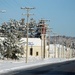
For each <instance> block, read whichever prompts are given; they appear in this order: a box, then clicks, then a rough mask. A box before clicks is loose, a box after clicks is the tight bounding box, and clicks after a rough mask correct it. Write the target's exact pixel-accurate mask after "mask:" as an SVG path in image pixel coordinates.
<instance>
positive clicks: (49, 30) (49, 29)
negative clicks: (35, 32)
mask: <svg viewBox="0 0 75 75" xmlns="http://www.w3.org/2000/svg"><path fill="white" fill-rule="evenodd" d="M47 29H48V44H49V45H48V58H49V57H50V33H51V32H52V30H51V29H52V28H47Z"/></svg>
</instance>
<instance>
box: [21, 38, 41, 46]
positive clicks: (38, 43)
mask: <svg viewBox="0 0 75 75" xmlns="http://www.w3.org/2000/svg"><path fill="white" fill-rule="evenodd" d="M26 40H27V38H21V40H20V43H21V44H23V45H26V42H27V41H26ZM28 45H29V46H41V39H40V38H28Z"/></svg>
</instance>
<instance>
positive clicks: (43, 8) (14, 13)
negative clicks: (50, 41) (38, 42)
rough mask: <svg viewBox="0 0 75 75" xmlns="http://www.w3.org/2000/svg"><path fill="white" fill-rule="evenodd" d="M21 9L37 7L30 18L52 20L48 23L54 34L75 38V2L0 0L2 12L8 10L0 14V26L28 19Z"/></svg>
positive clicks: (69, 0) (62, 0) (64, 0)
mask: <svg viewBox="0 0 75 75" xmlns="http://www.w3.org/2000/svg"><path fill="white" fill-rule="evenodd" d="M21 7H35V9H34V10H31V11H30V13H32V14H34V16H30V18H32V17H33V18H34V19H35V20H37V22H38V20H39V19H41V18H44V19H47V20H50V22H47V23H48V24H49V25H50V27H51V28H53V29H52V31H53V32H54V33H57V34H60V35H67V36H74V37H75V0H0V10H6V13H0V24H1V23H2V22H4V21H5V22H7V21H9V20H10V19H11V18H12V19H16V20H20V19H21V18H24V17H26V16H23V15H22V13H26V11H25V10H22V9H21Z"/></svg>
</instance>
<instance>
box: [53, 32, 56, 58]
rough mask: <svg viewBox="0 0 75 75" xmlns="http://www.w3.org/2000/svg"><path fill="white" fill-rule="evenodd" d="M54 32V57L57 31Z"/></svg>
mask: <svg viewBox="0 0 75 75" xmlns="http://www.w3.org/2000/svg"><path fill="white" fill-rule="evenodd" d="M53 34H54V38H55V39H54V58H56V33H53Z"/></svg>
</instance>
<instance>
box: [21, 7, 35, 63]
mask: <svg viewBox="0 0 75 75" xmlns="http://www.w3.org/2000/svg"><path fill="white" fill-rule="evenodd" d="M21 9H24V10H26V11H27V14H26V16H27V44H26V63H27V62H28V32H29V24H28V21H29V16H30V15H31V14H29V11H30V10H32V9H34V8H29V7H21Z"/></svg>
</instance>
